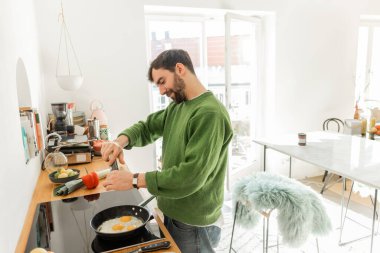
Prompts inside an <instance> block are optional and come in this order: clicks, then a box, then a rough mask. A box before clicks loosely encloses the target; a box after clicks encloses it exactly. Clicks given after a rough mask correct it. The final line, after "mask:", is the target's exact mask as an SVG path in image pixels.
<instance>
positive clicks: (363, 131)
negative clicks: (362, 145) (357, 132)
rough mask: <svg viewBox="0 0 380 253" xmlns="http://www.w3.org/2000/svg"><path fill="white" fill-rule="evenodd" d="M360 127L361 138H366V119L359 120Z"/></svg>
mask: <svg viewBox="0 0 380 253" xmlns="http://www.w3.org/2000/svg"><path fill="white" fill-rule="evenodd" d="M361 127H362V131H361V133H362V137H364V136H366V132H367V119H364V118H362V119H361Z"/></svg>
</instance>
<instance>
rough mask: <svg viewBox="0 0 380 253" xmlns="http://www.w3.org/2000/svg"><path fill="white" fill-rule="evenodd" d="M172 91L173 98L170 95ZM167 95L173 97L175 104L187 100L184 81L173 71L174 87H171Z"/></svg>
mask: <svg viewBox="0 0 380 253" xmlns="http://www.w3.org/2000/svg"><path fill="white" fill-rule="evenodd" d="M172 93H174V98H173V97H172V96H171V94H172ZM167 95H168V96H169V97H170V98H171V99H173V101H174V102H175V103H176V104H179V103H182V102H183V101H186V100H187V99H186V95H185V82H184V81H183V79H182V78H180V77H179V75H178V74H177V73H174V88H173V89H171V90H170V91H169V94H167Z"/></svg>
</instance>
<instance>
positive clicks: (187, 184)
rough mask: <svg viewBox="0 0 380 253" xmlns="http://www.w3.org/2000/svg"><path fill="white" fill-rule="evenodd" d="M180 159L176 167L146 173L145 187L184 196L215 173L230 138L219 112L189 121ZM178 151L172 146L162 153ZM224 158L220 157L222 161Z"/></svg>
mask: <svg viewBox="0 0 380 253" xmlns="http://www.w3.org/2000/svg"><path fill="white" fill-rule="evenodd" d="M187 135H188V143H187V145H186V149H185V153H184V159H183V161H182V162H181V163H180V164H179V165H178V166H173V167H170V168H167V169H165V170H162V171H154V172H147V173H146V175H145V179H146V182H147V187H148V190H149V192H150V193H151V194H153V195H156V196H163V197H167V198H173V199H177V198H184V197H186V196H189V195H191V194H193V193H195V192H197V191H198V190H199V189H200V188H201V187H203V185H204V184H205V182H206V181H207V180H209V178H210V177H214V176H216V174H218V173H220V171H218V170H221V169H225V168H226V164H224V165H222V166H220V164H219V166H217V164H218V162H219V161H220V160H223V159H221V156H227V152H228V143H229V141H230V140H231V138H232V130H231V127H230V122H229V121H228V120H227V119H226V118H225V117H223V116H221V114H218V113H214V112H209V113H204V114H202V115H198V116H196V117H194V118H193V119H191V120H190V122H189V125H188V130H187ZM168 151H169V152H173V153H175V152H178V150H176V147H172V149H171V150H167V151H166V152H168ZM226 160H227V159H224V161H226Z"/></svg>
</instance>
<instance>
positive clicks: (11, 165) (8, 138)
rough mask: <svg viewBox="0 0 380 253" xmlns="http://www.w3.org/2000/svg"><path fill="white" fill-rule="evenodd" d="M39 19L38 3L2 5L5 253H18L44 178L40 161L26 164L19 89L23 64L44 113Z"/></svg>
mask: <svg viewBox="0 0 380 253" xmlns="http://www.w3.org/2000/svg"><path fill="white" fill-rule="evenodd" d="M34 14H35V13H34V7H33V2H32V1H26V0H3V1H1V2H0V115H1V116H0V117H1V118H0V120H1V123H0V133H1V143H2V145H0V158H1V166H0V175H1V178H2V180H1V186H0V203H1V208H0V219H1V221H2V222H1V223H2V225H1V226H0V252H13V251H14V248H15V246H16V244H17V240H18V237H19V234H20V231H21V229H22V226H23V224H24V218H25V214H26V211H27V209H28V207H29V202H30V199H31V196H32V194H33V189H34V186H35V182H36V179H37V177H38V175H39V172H40V160H39V158H38V157H37V158H34V159H32V160H31V161H30V162H29V164H28V165H26V164H25V159H24V152H23V145H22V140H21V126H20V119H19V116H18V115H19V112H18V106H19V104H18V99H17V88H16V65H17V61H18V59H19V58H21V59H22V60H23V62H24V64H25V68H26V73H27V78H28V83H29V85H30V91H31V94H30V96H29V97H30V101H31V104H29V105H31V106H33V107H35V108H40V103H41V101H43V99H42V94H41V89H40V85H41V82H42V79H41V78H42V77H41V68H40V59H39V49H38V37H37V33H36V22H35V18H34ZM20 92H22V91H20ZM42 113H44V110H42Z"/></svg>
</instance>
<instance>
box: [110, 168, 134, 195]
mask: <svg viewBox="0 0 380 253" xmlns="http://www.w3.org/2000/svg"><path fill="white" fill-rule="evenodd" d="M132 179H133V174H132V173H130V172H129V171H125V170H113V171H111V173H110V174H108V175H107V178H106V179H105V181H104V182H103V186H104V188H106V190H107V191H110V190H117V191H122V190H129V189H132V188H133V185H132Z"/></svg>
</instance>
